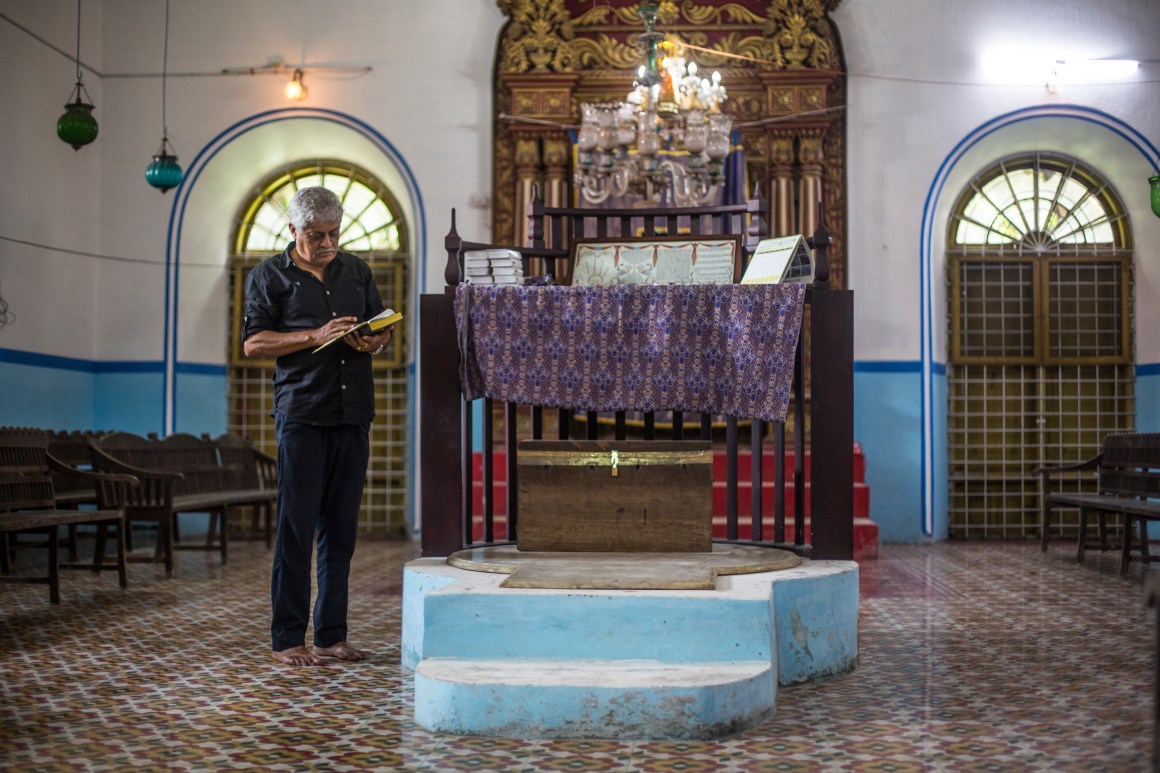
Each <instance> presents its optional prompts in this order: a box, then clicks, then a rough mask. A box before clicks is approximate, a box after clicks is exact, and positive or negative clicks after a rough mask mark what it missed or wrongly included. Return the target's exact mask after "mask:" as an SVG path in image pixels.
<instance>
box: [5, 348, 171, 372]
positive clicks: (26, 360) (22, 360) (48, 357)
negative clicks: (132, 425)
mask: <svg viewBox="0 0 1160 773" xmlns="http://www.w3.org/2000/svg"><path fill="white" fill-rule="evenodd" d="M0 362H4V363H9V364H11V365H28V366H31V367H34V368H47V369H49V370H71V371H74V372H77V373H161V372H162V371H163V370H164V364H163V363H161V362H159V361H156V360H82V359H79V358H76V357H60V356H57V355H55V354H41V353H39V352H25V351H21V350H19V349H0Z"/></svg>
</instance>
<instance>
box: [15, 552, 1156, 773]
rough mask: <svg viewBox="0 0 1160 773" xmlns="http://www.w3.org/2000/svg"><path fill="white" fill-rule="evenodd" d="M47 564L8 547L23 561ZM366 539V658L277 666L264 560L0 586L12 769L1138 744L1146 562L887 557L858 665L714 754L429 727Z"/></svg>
mask: <svg viewBox="0 0 1160 773" xmlns="http://www.w3.org/2000/svg"><path fill="white" fill-rule="evenodd" d="M40 552H41V551H33V550H21V551H20V554H21V557H22V559H21V560H32V559H31V558H27V559H26V558H23V557H24V556H32V555H33V554H36V553H40ZM415 555H416V548H415V546H414V545H411V544H405V543H398V542H372V541H367V542H364V543H363V544H362V545H360V548H359V551H358V554H357V555H356V562H355V566H354V569H353V575H352V589H351V590H352V594H351V621H352V625H353V629H352V635H351V639H352V641H354V642H356V643H357V644H359V645H362V646H364V647H366V648H367V649H369V650H370V651H371V652H372V653H373V657H372V658H371V659H370V660H369V661H368V662H365V663H362V664H356V665H334V666H329V667H325V668H314V669H288V668H285V667H280V666H278V665H276V664H275V663H274V662H273V661H272V660H270V659H269V656H268V654H267V651H266V641H267V635H266V626H267V594H268V586H269V558H268V554H267V552H266V550H265V548H264V547H263V546H261V545H260V544H259V543H256V542H251V543H235V544H234V546H233V548H232V555H231V558H230V562H229V564H228V565H227V566H226V567H224V568H223V567H221V566H219V565H218V562H217V560H216V557H209V556H207V555H206V554H202V553H189V552H183V553H180V554H179V564H178V576H177V578H176V579H173V580H165V579H163V578H162V575H161V573H160V572H159V571H158V570H157V569H155V568H154V567H153V566H149V565H142V564H136V565H133V566H132V567H131V572H130V587H129V589H128V590H127V591H120V590H118V589H117V587H116V580H115V578H114V577H112V576H110V575H109V574H108V573H105V574H104V575H102V576H100V577H94V576H92V575H91V574H89V573H86V572H68V573H66V574H65V578H64V582H63V588H62V594H63V603H62V604H61V605H60V606H59V607H51V606H50V605H49V604H48V593H47V589H46V588H45V587H44V586H28V585H4V586H0V615H2V616H0V690H2V695H3V699H2V703H0V768H2V769H3V770H6V771H32V770H37V771H74V770H94V771H122V770H158V771H161V770H197V771H216V770H240V769H245V770H263V771H267V770H268V771H305V770H320V771H321V770H325V771H343V770H351V771H354V770H407V771H541V770H549V771H666V772H669V773H677V772H685V773H695V772H697V771H993V772H996V773H998V772H999V771H1116V772H1118V771H1135V770H1147V769H1148V767H1149V761H1150V754H1151V741H1150V738H1151V732H1152V724H1151V712H1152V662H1153V661H1152V658H1153V652H1154V646H1155V645H1154V642H1153V633H1152V632H1153V630H1154V619H1155V618H1154V614H1155V613H1154V612H1152V611H1151V610H1149V609H1147V608H1146V607H1145V605H1144V602H1143V596H1142V587H1143V583H1142V579H1143V570H1141V569H1138V568H1136V569H1135V570H1134V572H1133V575H1132V577H1131V578H1129V579H1127V580H1121V579H1119V577H1118V576H1117V573H1116V563H1115V557H1114V556H1112V555H1111V554H1106V555H1099V554H1095V555H1090V557H1089V559H1088V561H1087V562H1085V564H1083V565H1077V564H1076V563H1075V561H1074V560H1073V558H1072V554H1071V551H1070V549H1069V548H1067V547H1065V546H1064V545H1062V544H1061V545H1059V546H1056V547H1053V548H1052V550H1051V551H1050V552H1049V553H1048V554H1047V555H1046V556H1043V555H1041V554H1040V553H1039V551H1038V547H1037V545H1035V544H1032V543H1030V542H1025V543H942V544H939V545H935V546H930V547H928V546H922V547H919V546H884V547H883V548H882V549H881V557H880V558H879V559H877V560H874V561H867V562H865V563H864V564H863V565H862V597H863V600H862V613H861V614H862V619H861V634H860V636H861V642H860V647H861V650H860V662H859V665H858V668H857V670H856V671H854V672H853V673H850V674H847V675H845V676H841V677H839V678H835V679H833V680H830V681H828V682H826V683H823V684H819V685H802V686H795V687H790V688H782V689H781V690H780V692H779V695H778V705H777V714H776V716H775V717H774V718H772V719H771V720H769V721H768V722H766V723H765V724H763V725H762V726H760V727H758V728H756V729H754V730H751V731H748V732H745V733H742V734H740V735H737V736H733V737H731V738H727V739H723V740H721V741H718V742H714V743H700V742H698V743H676V742H668V743H666V742H655V741H648V742H645V741H640V742H614V741H560V740H556V741H543V740H536V739H527V740H508V739H494V738H483V737H455V736H446V735H439V734H433V733H429V732H426V731H424V730H423V729H422V728H419V727H417V726H416V725H415V724H414V722H413V721H412V705H411V704H412V685H411V678H410V675H409V673H408V672H406V671H405V670H404V669H403V668H402V667H401V666H400V665H399V651H400V640H399V636H400V594H401V591H402V588H401V582H402V580H401V577H402V575H401V567H402V565H403V564H404V563H405V562H406V561H407V560H408V559H410V558H412V557H414V556H415Z"/></svg>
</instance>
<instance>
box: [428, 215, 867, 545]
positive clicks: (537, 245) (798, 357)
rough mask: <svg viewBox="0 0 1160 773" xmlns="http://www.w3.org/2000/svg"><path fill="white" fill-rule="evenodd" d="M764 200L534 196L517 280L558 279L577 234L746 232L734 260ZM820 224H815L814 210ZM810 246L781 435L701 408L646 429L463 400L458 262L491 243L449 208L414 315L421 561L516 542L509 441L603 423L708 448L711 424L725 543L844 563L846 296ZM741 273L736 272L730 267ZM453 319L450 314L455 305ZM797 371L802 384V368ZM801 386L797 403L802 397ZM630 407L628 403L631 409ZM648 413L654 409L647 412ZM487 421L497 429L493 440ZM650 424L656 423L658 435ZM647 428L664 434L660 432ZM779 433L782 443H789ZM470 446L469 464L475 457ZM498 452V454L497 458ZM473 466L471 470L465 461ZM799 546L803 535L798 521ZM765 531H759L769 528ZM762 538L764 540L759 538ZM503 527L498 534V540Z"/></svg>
mask: <svg viewBox="0 0 1160 773" xmlns="http://www.w3.org/2000/svg"><path fill="white" fill-rule="evenodd" d="M819 209H820V207H819ZM765 211H766V210H765V201H764V199H762V198H761V196H760V193H756V194H755V197H754V198H753V199H751V200H749V201H748V202H746V203H745V204H738V205H728V206H716V207H696V208H683V209H653V210H592V209H572V208H554V207H545V206H544V205H543V204H542V203H541V202H539V201H535V202H534V203H532V204H530V205H529V206H528V219H529V231H528V233H529V242H530V246H529V247H521V248H518V249H519V252H520V253H521V255H522V256H523V263H524V269H525V273H532V274H542V275H544V276H548V277H556V276H560V275H566V274H565V272H566V271H568V270H570V268H571V267H570V266H568V260H569V255H570V250H569V246H568V239H569V235H571V234H575V235H577V238H579V237H581V236H583V237H599V238H611V237H620V236H630V235H631V236H646V237H651V236H654V235H657V234H665V233H677V232H679V233H681V234H682V235H683V234H689V235H690V236H710V235H713V236H716V235H739V236H743V237H744V249H743V253H744V254H743V262H744V261H747V260H748V256H750V255H752V253H753V250H754V249H755V248H756V246H757V243H758V242H759V241H760V240H761V239H762V238H764V236H765V222H766V221H765V217H764V215H765ZM818 222H819V223H821V222H822V218H821V213H820V212H819V218H818ZM809 243H810V246H811V247H812V248H813V251H814V264H815V265H814V276H815V281H814V283H813V284H812V285H810V286H809V287H808V289H807V290H806V293H805V309H806V313H805V314H804V316H803V320H804V322H803V326H802V330H801V334H800V335H799V336H798V343H797V348H796V352H795V354H794V362H795V367H794V368H793V381H792V401H791V403H790V408H791V416H790V426H791V429H790V431H789V432H787V429H786V422H784V421H775V422H766V421H763V420H760V419H759V418H756V417H754V416H744V415H726V416H723V417H722V416H716V415H713V414H711V413H700V415H699V418H698V420H696V421H689V422H687V421H686V419H687V417H686V415H685V413H684V412H682V411H672V412H671V414H670V413H669V412H667V411H666V412H665V413H666V416H665V420H664V421H663V422H658V421H657V418H656V411H651V412H644V413H643V416H642V418H641V419H640V420H635V416H636V413H635V412H634V411H633V410H632V409H631V407H626V409H625V410H617V411H612V412H610V414H611V415H604V414H602V413H599V412H597V411H580V412H578V411H576V410H575V409H574V406H542V405H534V406H529V405H521V404H517V403H512V402H502V403H501V402H500V401H497V400H493V399H491V398H489V397H485V398H482V399H480V400H477V401H472V400H470V399H467V397H466V395H465V387H466V386H467V385H465V384H464V382H463V378H462V377H463V373H464V365H465V363H464V362H462V361H461V347H460V339H459V334H458V333H459V331H458V330H457V326H456V315H455V314H456V309H455V298H456V291H457V288H458V286H459V285H460V281H461V278H462V277H463V276H464V273H463V254H464V253H465V252H467V251H471V250H481V249H489V248H496V247H497V246H499V245H492V244H485V243H479V242H470V241H466V240H464V239H463V238H462V237H461V236H460V235H459V234H458V232H457V231H456V227H455V212H454V210H452V222H451V229H450V231H449V232H448V234H447V237H446V239H445V246H446V249H447V266H446V269H445V272H444V278H445V280H446V282H447V286H446V288H445V290H444V292H442V293H431V294H424V295H423V296H422V297H421V298H420V307H419V314H420V319H419V347H420V380H421V387H420V389H421V396H420V414H419V422H420V425H419V431H420V445H421V452H420V464H421V470H422V475H421V481H422V482H421V489H420V496H421V505H420V524H419V525H420V529H421V534H422V551H423V555H425V556H446V555H450V554H451V553H454V552H456V551H458V550H462V549H464V548H468V547H478V546H483V545H489V544H508V543H514V542H515V540H516V533H517V529H518V520H519V508H518V497H517V490H518V470H517V446H518V443H519V440H520V439H522V438H521V435H523V436H524V437H531V438H534V439H542V438H544V433H545V430H546V429H547V430H548V431H549V432H551V431H552V427H551V426H550V425H551V424H552V419H554V423H555V428H554V431H555V436H556V437H557V438H559V439H568V438H579V437H586V438H588V439H596V438H597V437H598V434H599V433H600V428H601V426H602V424H603V425H604V426H605V432H608V431H609V430H608V429H607V427H608V426H609V425H610V426H611V432H612V433H613V436H614V437H615V438H616V439H618V440H623V439H625V438H626V437H627V435H628V432H629V428H630V426H631V427H632V428H633V429H634V430H636V431H639V433H640V435H641V436H642V437H643V439H645V440H653V439H657V437H658V434H661V435H663V436H664V437H665V438H666V439H669V438H671V439H675V440H681V439H688V438H699V439H702V440H712V439H714V437H715V436H719V435H720V434H721V427H722V425H723V433H724V441H723V445H724V451H725V457H726V469H725V481H724V483H725V489H726V527H725V530H726V537H725V541H727V542H744V543H745V544H757V545H767V546H771V547H781V548H786V549H790V550H793V551H794V552H796V553H798V554H800V555H804V556H809V557H812V558H817V559H847V560H848V559H852V558H853V549H854V548H853V544H854V529H853V466H854V465H853V458H852V454H853V293H852V292H851V291H849V290H841V289H837V288H833V287H830V285H829V263H828V254H827V252H828V248H829V245H830V238H829V234H828V233H827V232H826V230H825V227H824V225H820V226H819V227H818V230H817V231H816V232H815V234H814V235H813V237H812V238H811V239H810V240H809ZM742 268H744V266H743V267H742ZM460 311H461V313H462V309H461V310H460ZM807 366H808V369H809V373H808V379H807V378H806V373H805V370H806V367H807ZM807 381H808V387H809V388H808V395H807ZM475 403H479V404H481V408H482V416H481V417H480V422H479V424H480V426H481V433H480V434H481V437H480V438H479V439H478V443H477V441H476V438H475V437H474V432H475V430H474V427H475V424H476V422H475V418H474V411H475V409H476V406H475ZM637 407H640V406H637ZM653 407H654V408H655V406H653ZM497 414H498V415H499V417H500V418H501V420H502V424H503V428H502V432H501V433H499V434H500V437H499V438H498V439H497V437H496V435H497V431H496V426H495V419H496V416H497ZM658 425H660V426H658ZM769 426H771V427H772V430H771V433H772V437H771V438H770V441H771V442H770V444H769V446H772V451H773V464H772V468H773V469H772V470H771V471H769V472H770V473H771V475H772V481H771V482H772V484H773V508H772V509H773V513H772V516H773V517H772V524H769V523H767V521H768V520H769V519H768V518H767V517H766V510H767V508H766V506H765V503H764V501H763V490H764V488H765V487H764V486H763V483H764V481H765V476H766V472H767V470H766V469H764V467H765V465H763V464H761V463H759V460H762V459H763V458H764V453H763V452H764V451H765V450H767V448H768V447H769V446H767V444H766V437H767V429H766V428H767V427H769ZM746 427H748V430H749V432H748V434H749V447H750V451H751V454H752V455H751V459H752V463H751V465H750V479H749V483H750V487H751V488H750V497H751V499H750V515H749V516H748V518H749V532H750V533H749V539H746V540H740V539H739V532H740V529H739V525H740V524H741V523H742V521H741V518H740V516H739V514H738V513H739V497H740V490H741V486H740V485H739V468H740V465H739V463H738V460H739V455H738V448H739V445H740V444H741V442H742V441H741V436H742V434H743V431H744V429H745V428H746ZM807 428H808V438H809V443H808V449H809V453H810V457H811V475H810V478H811V482H810V486H809V489H808V495H809V499H810V501H809V507H808V511H807V503H806V496H807V487H806V485H805V478H806V475H805V456H806V454H805V451H806V449H807V443H806V438H807ZM658 430H662V431H660V432H658ZM787 435H788V437H787ZM787 443H789V444H790V450H791V451H792V470H787V469H786V460H787ZM476 446H478V448H479V454H478V456H477V454H476V452H475V449H476ZM497 449H502V450H503V452H504V453H503V454H498V453H497ZM497 455H498V456H500V458H501V459H502V460H503V464H504V469H503V471H502V472H503V473H504V474H503V477H498V478H497V474H496V473H497V470H496V469H495V459H496V457H497ZM477 458H478V459H480V464H479V465H478V469H477V466H476V464H475V461H476V459H477ZM499 480H502V481H505V486H506V497H505V499H506V501H505V502H504V514H505V517H506V520H505V521H500V520H499V519H498V518H497V517H496V516H497V513H496V498H495V490H496V488H497V487H496V483H497V481H499ZM787 480H788V481H790V482H792V485H793V502H792V512H790V513H788V514H787V512H786V493H785V492H786V485H787ZM477 483H478V484H479V485H480V487H481V489H482V507H481V508H479V509H480V512H478V513H477V512H474V510H475V503H474V496H473V487H474V486H475V485H476V484H477ZM807 512H808V513H809V527H810V537H809V541H808V542H807V540H806V534H805V532H806V529H805V527H804V525H805V523H806V514H807ZM787 516H788V518H790V519H792V524H793V538H792V541H787V540H786V526H787ZM770 526H771V527H772V528H771V529H770V528H769V527H770ZM770 531H772V533H769V532H770ZM501 532H502V534H501Z"/></svg>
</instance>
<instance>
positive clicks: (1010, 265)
mask: <svg viewBox="0 0 1160 773" xmlns="http://www.w3.org/2000/svg"><path fill="white" fill-rule="evenodd" d="M959 266H960V287H961V288H962V290H961V298H962V300H961V311H960V313H959V324H960V326H961V329H962V333H961V335H960V339H959V340H960V351H961V352H962V354H963V355H964V356H990V357H1031V356H1034V353H1035V283H1034V276H1033V272H1034V268H1035V266H1034V264H1032V263H1031V262H1030V261H1027V262H1023V263H1014V262H1002V263H999V262H994V263H983V262H968V261H963V262H962V263H960V264H959Z"/></svg>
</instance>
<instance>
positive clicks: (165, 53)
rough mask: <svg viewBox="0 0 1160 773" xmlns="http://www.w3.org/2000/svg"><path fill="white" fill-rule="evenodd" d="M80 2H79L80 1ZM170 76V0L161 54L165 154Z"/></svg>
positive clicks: (166, 2) (166, 9)
mask: <svg viewBox="0 0 1160 773" xmlns="http://www.w3.org/2000/svg"><path fill="white" fill-rule="evenodd" d="M78 2H79V0H78ZM168 74H169V0H165V43H164V45H163V47H162V52H161V136H162V140H161V147H162V152H164V148H165V143H166V142H167V141H168V140H169V121H168V120H167V119H166V112H165V108H166V105H165V90H166V80H167V78H168Z"/></svg>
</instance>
